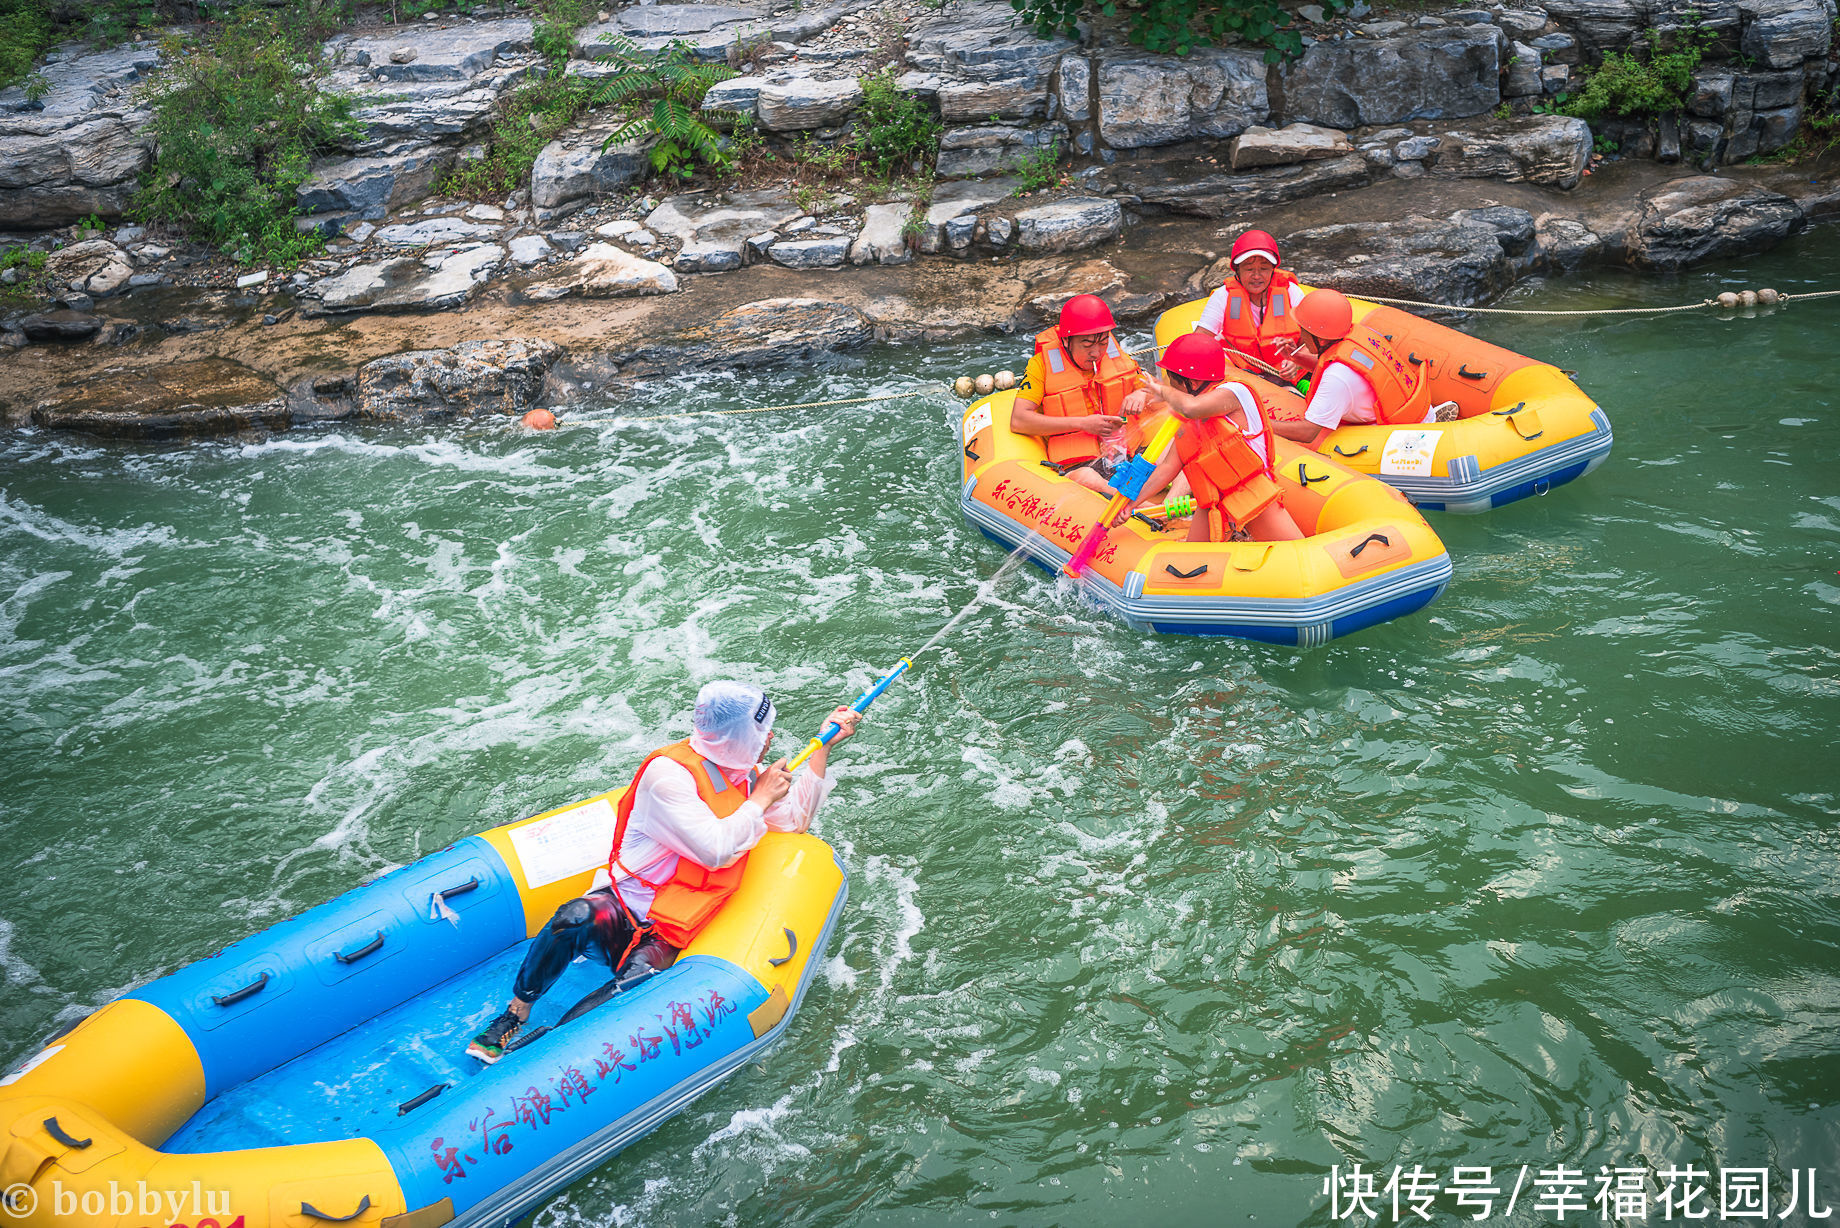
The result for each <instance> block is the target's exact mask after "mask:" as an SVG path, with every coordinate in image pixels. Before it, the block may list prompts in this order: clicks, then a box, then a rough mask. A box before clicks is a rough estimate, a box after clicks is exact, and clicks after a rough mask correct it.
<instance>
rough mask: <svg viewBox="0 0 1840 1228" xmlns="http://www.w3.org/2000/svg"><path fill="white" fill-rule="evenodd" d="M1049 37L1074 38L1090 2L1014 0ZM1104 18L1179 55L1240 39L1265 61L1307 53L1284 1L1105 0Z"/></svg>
mask: <svg viewBox="0 0 1840 1228" xmlns="http://www.w3.org/2000/svg"><path fill="white" fill-rule="evenodd" d="M1348 4H1349V0H1323V6H1322V7H1323V10H1324V12H1326V13H1328V14H1330V15H1333V14H1335V13H1339V12H1341V11H1342V10H1343V9H1345V8H1347V7H1348ZM1010 7H1012V8H1014V9H1015V10H1016V11H1017V12H1018V13H1021V14H1022V16H1023V18H1024V19H1025V20H1027V21H1029V22H1030V23H1032V24H1033V25H1034V27H1035V32H1036V33H1037V34H1039V35H1041V36H1042V37H1043V38H1047V37H1048V36H1050V35H1052V34H1055V33H1057V32H1059V33H1065V34H1072V33H1074V32H1075V31H1076V29H1077V25H1078V22H1079V21H1080V20H1081V19H1082V18H1085V17H1089V16H1091V14H1089V13H1088V12H1087V11H1086V9H1087V6H1086V0H1010ZM1096 7H1097V10H1098V15H1099V16H1101V17H1117V16H1119V15H1120V14H1121V13H1122V14H1123V16H1124V17H1125V19H1126V20H1127V21H1128V23H1129V25H1130V33H1131V41H1132V42H1133V43H1135V44H1136V45H1137V46H1139V47H1143V48H1146V49H1148V50H1150V51H1173V52H1174V53H1175V54H1177V55H1187V54H1188V52H1189V51H1190V50H1191V49H1192V48H1194V47H1196V46H1198V45H1200V44H1204V43H1220V42H1225V41H1227V40H1229V39H1238V40H1241V41H1244V42H1247V43H1252V44H1254V45H1256V46H1262V47H1265V48H1267V50H1266V52H1265V60H1266V62H1267V63H1270V64H1275V63H1277V62H1278V61H1279V60H1281V59H1284V58H1285V57H1287V56H1295V55H1301V54H1302V53H1303V35H1302V33H1301V32H1300V31H1299V30H1298V29H1297V23H1296V19H1295V17H1294V16H1293V14H1292V12H1291V10H1290V9H1288V8H1286V7H1285V5H1284V4H1282V3H1280V2H1279V0H1100V2H1099V3H1097V5H1096Z"/></svg>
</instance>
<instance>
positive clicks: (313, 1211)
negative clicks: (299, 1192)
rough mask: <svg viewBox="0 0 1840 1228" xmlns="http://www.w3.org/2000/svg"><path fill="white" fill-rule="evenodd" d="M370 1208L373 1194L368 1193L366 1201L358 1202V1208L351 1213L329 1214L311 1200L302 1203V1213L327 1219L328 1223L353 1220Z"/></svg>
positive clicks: (315, 1217)
mask: <svg viewBox="0 0 1840 1228" xmlns="http://www.w3.org/2000/svg"><path fill="white" fill-rule="evenodd" d="M370 1209H371V1196H370V1195H369V1194H366V1195H365V1196H364V1201H362V1202H360V1203H359V1204H358V1209H357V1210H356V1211H353V1212H352V1213H351V1214H350V1215H327V1214H326V1213H325V1212H324V1211H321V1210H320V1209H319V1208H318V1207H315V1206H314V1205H313V1204H312V1203H310V1202H303V1203H301V1204H300V1213H301V1214H302V1215H311V1216H312V1217H313V1218H314V1219H323V1220H325V1221H327V1222H328V1223H332V1224H343V1223H347V1222H349V1221H351V1220H354V1219H357V1218H358V1217H359V1216H360V1215H363V1214H364V1213H365V1212H366V1211H368V1210H370Z"/></svg>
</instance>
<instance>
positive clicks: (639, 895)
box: [589, 758, 831, 919]
mask: <svg viewBox="0 0 1840 1228" xmlns="http://www.w3.org/2000/svg"><path fill="white" fill-rule="evenodd" d="M720 770H721V772H722V777H723V779H724V780H726V781H728V783H729V786H730V787H731V788H739V787H742V786H744V785H745V784H746V783H747V773H746V772H745V771H734V770H731V769H729V768H722V769H720ZM830 792H831V779H830V777H828V776H820V775H818V774H817V773H816V772H813V771H812V770H811V769H810V768H800V769H799V770H798V772H797V773H796V774H795V775H794V776H793V777H792V790H791V791H790V792H789V793H787V794H786V796H785V797H783V798H781V799H780V800H779V801H777V802H775V803H774V804H773V805H772V806H771V807H769V808H768V809H766V810H762V809H761V807H760V803H759V802H756V801H751V800H750V801H745V802H742V803H741V807H740V809H738V810H736V811H735V812H734V813H733V814H731V815H729V816H728V817H727V818H726V819H718V818H717V817H716V812H715V811H713V810H711V809H710V808H709V807H708V806H707V805H705V804H704V802H703V799H702V798H700V797H698V796H697V795H696V779H695V778H694V777H693V776H691V775H690V770H689V769H688V768H686V767H684V765H683V764H681V763H678V762H677V761H676V760H674V759H664V758H659V759H654V760H652V763H651V766H650V767H648V768H646V769H645V775H643V776H641V777H640V778H639V796H638V797H636V798H634V799H633V809H632V818H631V819H630V820H628V822H627V824H626V838H625V839H624V840H623V841H621V842H620V864H621V865H622V866H624V867H625V868H626V869H627V870H629V871H632V872H634V873H635V874H642V875H644V876H645V877H646V878H648V879H650V880H651V881H652V882H655V883H662V882H665V881H666V880H668V879H669V878H670V877H671V875H673V874H675V873H677V859H678V858H679V857H688V858H690V860H692V861H694V862H696V863H697V864H698V865H700V866H707V867H709V868H710V869H712V870H720V869H721V868H723V867H724V866H730V865H733V864H734V863H735V860H736V859H737V858H739V857H740V856H741V854H743V853H745V852H747V851H748V850H749V849H751V848H753V847H754V846H755V845H756V844H759V843H760V838H761V837H762V836H764V835H766V834H767V832H768V830H769V829H771V830H773V831H804V830H805V829H806V828H807V827H809V826H810V825H811V816H812V815H814V814H816V813H817V810H818V807H819V806H822V805H823V804H824V799H825V798H827V797H829V796H830ZM610 881H611V880H610V879H609V878H608V875H607V867H606V866H602V867H601V869H600V872H599V873H597V874H596V875H595V876H594V883H593V885H592V886H591V887H589V890H590V891H593V890H597V889H602V888H605V887H606V886H607V885H608V884H609V882H610ZM619 885H620V898H621V899H623V900H625V901H626V906H627V907H628V908H630V909H632V910H633V912H634V913H635V914H636V915H638V916H639V917H640V918H641V919H644V918H646V917H648V916H650V915H651V911H652V896H653V894H654V893H653V891H652V889H651V888H650V887H647V886H646V885H645V884H644V883H642V882H640V881H639V880H638V879H637V878H634V877H626V878H622V879H621V880H620V884H619Z"/></svg>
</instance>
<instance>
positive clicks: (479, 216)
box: [460, 205, 505, 222]
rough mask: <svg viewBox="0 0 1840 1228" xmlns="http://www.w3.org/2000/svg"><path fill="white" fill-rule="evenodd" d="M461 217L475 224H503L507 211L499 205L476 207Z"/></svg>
mask: <svg viewBox="0 0 1840 1228" xmlns="http://www.w3.org/2000/svg"><path fill="white" fill-rule="evenodd" d="M460 216H461V217H464V218H470V219H471V220H473V221H475V222H502V221H504V220H505V211H504V210H503V209H500V208H499V207H498V206H497V205H474V206H473V207H472V208H470V209H468V210H467V211H466V212H465V213H463V214H461V215H460Z"/></svg>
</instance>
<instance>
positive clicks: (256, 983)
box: [211, 972, 268, 1006]
mask: <svg viewBox="0 0 1840 1228" xmlns="http://www.w3.org/2000/svg"><path fill="white" fill-rule="evenodd" d="M266 984H268V973H266V972H264V973H263V974H262V975H261V976H259V977H257V978H256V979H255V980H253V981H251V982H249V984H247V985H245V986H243V987H242V988H241V989H238V990H235V991H234V992H232V993H227V994H225V995H224V996H223V997H221V998H220V997H218V996H217V995H216V994H212V995H211V1001H213V1002H215V1003H217V1004H218V1005H219V1006H235V1005H236V1004H237V1003H238V1002H241V1001H242V1000H243V999H244V998H247V997H249V996H250V995H251V994H255V993H260V992H261V990H262V986H264V985H266Z"/></svg>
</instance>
